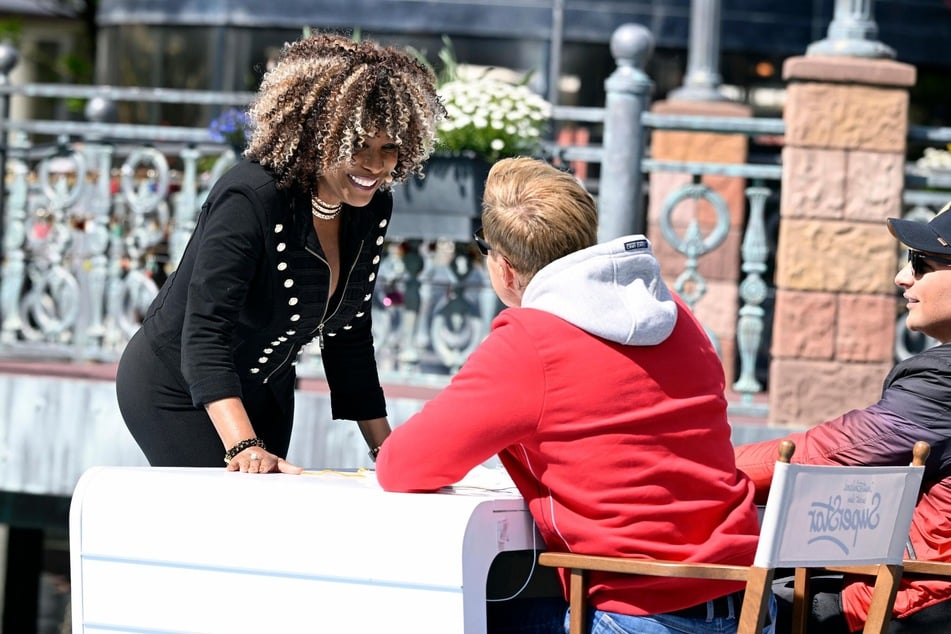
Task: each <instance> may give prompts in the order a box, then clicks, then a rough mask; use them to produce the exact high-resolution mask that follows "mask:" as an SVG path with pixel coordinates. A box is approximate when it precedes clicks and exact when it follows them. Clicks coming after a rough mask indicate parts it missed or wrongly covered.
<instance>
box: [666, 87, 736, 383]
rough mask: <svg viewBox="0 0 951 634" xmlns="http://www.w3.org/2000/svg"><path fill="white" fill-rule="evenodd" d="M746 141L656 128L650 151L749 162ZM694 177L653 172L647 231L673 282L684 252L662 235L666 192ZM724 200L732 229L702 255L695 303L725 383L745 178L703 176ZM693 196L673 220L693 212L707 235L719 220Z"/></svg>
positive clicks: (702, 105) (716, 113)
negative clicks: (703, 287) (702, 288)
mask: <svg viewBox="0 0 951 634" xmlns="http://www.w3.org/2000/svg"><path fill="white" fill-rule="evenodd" d="M651 110H652V111H653V112H657V113H660V114H679V115H693V116H708V117H738V118H739V117H745V118H749V117H751V116H752V110H751V109H750V108H749V107H748V106H745V105H742V104H737V103H732V102H691V101H659V102H657V103H655V104H654V105H653V106H652V108H651ZM748 145H749V144H748V142H747V138H746V136H745V135H742V134H716V133H712V132H684V131H671V130H655V131H654V132H653V133H652V134H651V157H652V158H655V159H658V160H665V161H693V162H701V163H731V164H743V163H746V159H747V155H748ZM690 182H691V176H690V175H689V174H678V173H664V172H651V174H650V196H649V201H650V203H649V209H648V222H647V234H648V236H649V237H650V238H651V243H652V245H653V247H654V252H655V253H656V254H657V257H658V259H659V260H660V264H661V273H662V274H663V276H664V279H665V281H666V282H667V284H668V285H669V286H670V287H671V288H673V285H674V282H675V281H676V279H677V276H678V275H680V274H681V273H683V271H684V266H685V265H686V258H685V257H684V256H683V255H681V254H680V253H678V252H677V251H676V250H675V249H674V248H673V247H672V246H671V245H669V244H668V243H667V242H666V241H665V240H664V238H663V234H662V233H661V229H660V214H661V210H662V209H663V207H664V202H665V201H666V200H667V197H668V196H669V195H670V194H672V193H673V192H674V191H675V190H676V189H678V188H680V187H681V186H683V185H686V184H688V183H690ZM702 182H703V183H704V184H705V185H707V186H708V187H710V188H711V189H713V190H714V191H716V192H717V193H718V194H719V195H720V196H722V197H723V200H724V201H726V204H727V207H728V208H729V210H730V229H729V233H728V234H727V237H726V239H725V240H724V242H723V244H721V245H720V246H719V247H717V248H716V249H715V250H714V251H712V252H710V253H707V254H706V255H703V256H702V257H700V259H699V262H698V264H699V268H698V272H699V273H700V275H702V276H703V278H704V279H705V280H706V282H707V291H706V294H705V295H704V296H703V298H702V299H701V300H700V301H699V302H697V304H696V305H695V306H694V311H695V312H696V313H697V316H698V317H699V318H700V321H701V323H703V324H704V326H706V327H707V328H709V329H710V330H711V331H712V332H713V333H714V334H715V335H716V336H717V339H718V340H719V342H720V356H721V358H722V359H723V369H724V372H725V373H726V379H727V385H728V386H729V385H732V384H733V381H734V379H735V377H734V374H735V363H736V321H737V311H738V302H739V300H738V294H739V293H738V286H737V285H738V284H739V279H740V245H741V243H742V242H743V219H744V213H745V209H746V197H745V194H744V193H743V190H744V189H745V187H746V181H745V179H742V178H736V177H727V176H716V175H710V174H708V175H706V176H704V177H703V181H702ZM693 205H694V203H693V201H689V200H688V201H683V202H681V203H680V205H679V206H677V207H676V208H675V211H674V222H673V226H674V227H675V229H676V230H677V232H678V233H679V234H680V235H683V233H684V230H685V229H686V226H687V224H688V222H689V220H690V219H691V218H692V217H693V215H694V214H693V213H691V212H695V214H696V217H697V219H698V223H699V225H700V230H701V231H702V232H703V234H704V235H707V234H709V233H710V231H712V229H713V227H714V226H715V224H716V218H715V215H714V213H713V211H712V209H711V207H710V205H709V203H707V202H706V201H700V202H698V203H697V204H696V209H693Z"/></svg>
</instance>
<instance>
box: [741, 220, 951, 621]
mask: <svg viewBox="0 0 951 634" xmlns="http://www.w3.org/2000/svg"><path fill="white" fill-rule="evenodd" d="M949 207H951V203H949V204H948V205H946V206H945V208H944V209H943V210H942V211H941V212H940V213H939V214H938V215H937V216H935V217H934V218H933V219H932V220H931V222H929V223H927V224H925V223H920V222H915V221H911V220H901V219H898V218H890V219H889V220H888V228H889V230H890V231H891V232H892V234H893V235H895V236H896V237H897V238H898V239H899V240H900V241H901V242H903V243H904V244H905V245H907V246H908V264H907V265H906V266H905V267H904V268H902V270H901V271H899V272H898V275H896V276H895V283H896V284H897V285H898V286H899V287H901V288H902V289H903V290H904V298H905V300H906V302H907V303H906V308H907V309H908V316H907V317H906V320H905V323H906V324H907V326H908V328H909V330H913V331H916V332H920V333H923V334H925V335H928V336H930V337H933V338H934V339H936V340H937V341H938V342H940V344H941V345H938V346H935V347H932V348H929V349H928V350H925V351H924V352H922V353H920V354H917V355H915V356H913V357H910V358H908V359H905V360H904V361H902V362H901V363H899V364H897V365H896V366H895V367H894V368H893V369H892V371H891V372H890V373H889V374H888V376H887V377H886V378H885V384H884V388H883V390H882V398H881V399H880V400H879V401H878V402H877V403H874V404H872V405H869V406H868V407H866V408H864V409H857V410H852V411H849V412H846V413H845V414H842V415H841V416H839V417H838V418H835V419H832V420H830V421H826V422H824V423H822V424H821V425H818V426H816V427H813V428H812V429H810V430H809V431H807V432H805V433H801V434H794V435H792V436H789V439H790V440H792V441H794V442H795V443H796V453H795V454H794V455H793V462H799V463H812V464H829V465H837V464H838V465H905V464H908V463H909V462H911V453H912V447H913V446H914V444H915V442H916V441H919V440H924V441H926V442H928V443H929V444H930V445H931V454H930V457H929V459H928V462H927V464H926V465H925V478H924V483H923V484H922V492H921V495H920V497H919V498H918V503H917V505H916V507H915V514H914V516H913V517H912V522H911V532H910V535H909V538H908V546H907V550H906V553H905V556H906V557H907V558H910V559H928V560H937V561H951V442H949V441H951V212H949V211H948V209H949ZM780 440H782V439H777V440H770V441H765V442H759V443H753V444H749V445H742V446H740V447H737V449H736V458H737V466H738V467H739V468H740V469H742V470H743V471H745V472H746V473H748V474H749V475H750V477H751V478H752V479H753V481H754V482H755V483H756V491H757V498H758V499H760V500H762V501H765V499H766V495H767V493H768V492H769V484H770V481H771V479H772V475H773V465H774V464H775V462H776V447H777V445H778V443H779V442H780ZM815 587H817V588H820V591H819V592H817V593H816V596H815V597H814V600H813V601H812V609H813V613H812V624H811V625H812V627H811V628H810V631H819V632H823V633H827V634H839V633H843V634H844V633H845V632H855V631H859V630H861V629H862V627H863V625H864V623H865V619H866V617H867V615H868V607H869V603H870V601H871V593H872V589H871V587H870V586H869V585H868V584H867V583H865V580H863V579H842V578H841V577H826V578H823V579H822V583H821V584H816V586H815ZM774 590H775V591H776V594H777V596H778V597H779V598H780V601H779V607H780V615H779V623H778V625H777V632H786V631H789V619H788V618H785V615H786V614H787V613H788V612H789V610H791V608H790V602H791V600H792V590H791V588H790V584H789V583H788V582H787V580H779V581H778V582H777V585H776V587H775V588H774ZM949 599H951V580H920V579H918V580H912V579H909V578H907V577H906V578H903V579H902V582H901V587H900V589H899V591H898V596H897V598H896V599H895V607H894V609H893V611H892V614H893V618H894V620H893V621H892V626H891V628H890V629H889V632H902V633H916V634H919V633H920V634H934V633H937V632H951V601H949Z"/></svg>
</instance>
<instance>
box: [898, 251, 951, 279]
mask: <svg viewBox="0 0 951 634" xmlns="http://www.w3.org/2000/svg"><path fill="white" fill-rule="evenodd" d="M908 261H909V262H911V271H912V273H914V274H915V277H921V276H922V275H924V274H925V273H927V272H928V271H930V270H931V269H932V267H931V266H930V265H929V264H928V262H929V261H930V262H937V263H938V264H944V265H946V266H951V258H942V257H940V256H937V255H931V254H930V253H925V252H924V251H915V250H914V249H908Z"/></svg>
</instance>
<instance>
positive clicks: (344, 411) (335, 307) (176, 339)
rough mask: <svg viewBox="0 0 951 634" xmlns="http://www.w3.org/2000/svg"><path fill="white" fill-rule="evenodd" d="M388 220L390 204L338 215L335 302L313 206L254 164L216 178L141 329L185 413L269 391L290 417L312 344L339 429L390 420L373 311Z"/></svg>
mask: <svg viewBox="0 0 951 634" xmlns="http://www.w3.org/2000/svg"><path fill="white" fill-rule="evenodd" d="M391 212H392V197H391V194H389V193H388V192H377V193H376V195H374V197H373V199H372V201H371V202H370V204H369V205H367V206H366V207H350V206H345V207H344V209H343V212H342V216H341V223H342V224H341V228H340V242H341V244H340V260H341V278H340V283H339V284H338V290H337V293H336V294H335V296H334V298H333V301H331V298H330V297H328V295H329V293H328V291H329V288H330V269H329V267H328V265H327V262H326V260H325V259H324V257H323V251H322V250H321V249H320V245H319V242H318V241H317V236H316V232H315V231H314V228H313V224H312V216H311V212H310V198H309V195H308V194H307V193H304V192H300V191H293V190H280V189H278V188H277V187H276V184H275V180H274V177H273V176H272V175H271V174H270V173H269V172H268V171H267V170H266V169H265V168H263V167H262V166H261V165H259V164H258V163H254V162H250V161H241V162H240V163H239V164H238V165H236V166H235V167H234V168H232V169H231V170H230V171H229V172H228V173H226V174H225V175H223V176H222V177H221V178H220V179H219V181H218V182H217V183H216V184H215V185H214V187H213V188H212V190H211V192H210V193H209V195H208V198H207V199H206V202H205V203H204V205H203V206H202V210H201V213H200V214H199V216H198V220H197V224H196V226H195V230H194V232H193V234H192V236H191V239H190V241H189V243H188V246H187V247H186V249H185V252H184V254H183V256H182V260H181V263H180V264H179V266H178V268H177V270H176V271H175V272H174V273H173V274H172V275H171V276H170V277H169V278H168V280H167V281H166V283H165V284H164V285H163V286H162V289H161V291H160V292H159V295H158V296H157V297H156V299H155V301H154V302H153V303H152V305H151V306H150V307H149V310H148V312H147V315H146V317H145V319H144V321H143V328H144V332H145V334H146V336H147V337H148V339H149V341H150V343H151V346H152V348H153V350H155V352H156V354H157V355H158V356H159V357H160V358H162V359H163V360H164V361H165V362H166V364H167V365H168V366H169V367H170V368H173V369H174V368H178V369H179V370H180V372H181V380H182V384H181V386H180V387H181V388H183V389H185V390H187V391H188V393H189V394H190V395H191V399H192V403H193V404H194V405H195V406H196V407H201V406H203V405H204V404H206V403H209V402H212V401H216V400H219V399H222V398H226V397H235V396H237V397H243V398H247V397H248V395H249V394H251V393H253V392H255V391H257V390H262V389H269V390H270V391H271V392H272V393H273V395H274V396H275V398H276V400H277V402H278V403H280V404H281V406H282V407H283V408H285V413H288V412H292V411H293V398H294V387H295V379H296V371H295V366H296V361H297V358H298V356H299V353H300V351H301V348H302V347H303V346H305V345H307V344H308V343H310V342H312V341H314V340H315V339H318V338H319V339H320V340H322V342H323V350H322V354H321V356H322V359H323V363H324V370H325V375H326V377H327V382H328V384H329V386H330V392H331V406H332V410H333V416H334V418H345V419H351V420H365V419H370V418H377V417H381V416H385V415H386V407H385V402H384V399H383V390H382V388H381V387H380V381H379V377H378V374H377V369H376V360H375V356H374V351H373V339H372V334H371V321H370V312H371V311H370V309H371V303H372V296H373V288H374V284H375V280H376V275H377V270H378V269H379V264H380V258H381V257H382V249H383V241H384V236H385V234H386V227H387V225H388V224H389V219H390V214H391ZM253 422H254V421H252V423H253Z"/></svg>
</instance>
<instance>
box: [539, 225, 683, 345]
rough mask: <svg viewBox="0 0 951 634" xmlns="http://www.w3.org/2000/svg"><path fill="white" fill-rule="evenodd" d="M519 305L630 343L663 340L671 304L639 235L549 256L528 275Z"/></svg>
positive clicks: (672, 315) (673, 311)
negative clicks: (549, 260) (548, 260)
mask: <svg viewBox="0 0 951 634" xmlns="http://www.w3.org/2000/svg"><path fill="white" fill-rule="evenodd" d="M522 306H523V307H526V308H536V309H538V310H544V311H546V312H549V313H552V314H553V315H557V316H558V317H561V318H562V319H564V320H565V321H568V322H570V323H572V324H574V325H575V326H577V327H578V328H581V329H582V330H585V331H587V332H589V333H591V334H593V335H597V336H598V337H602V338H604V339H608V340H610V341H614V342H617V343H622V344H626V345H631V346H653V345H657V344H658V343H660V342H662V341H664V340H665V339H667V337H669V336H670V333H671V332H673V330H674V325H675V324H676V323H677V304H676V303H675V302H674V300H673V297H671V295H670V291H669V290H668V289H667V285H666V284H664V281H663V280H662V279H661V277H660V266H659V264H658V262H657V258H655V257H654V253H653V251H651V247H650V242H649V241H648V240H647V238H646V237H644V236H643V235H632V236H626V237H624V238H617V239H616V240H612V241H610V242H605V243H604V244H597V245H595V246H593V247H589V248H587V249H583V250H581V251H576V252H575V253H571V254H569V255H566V256H565V257H563V258H560V259H558V260H555V261H554V262H552V263H551V264H549V265H548V266H546V267H545V268H543V269H542V270H540V271H539V272H538V273H536V274H535V277H533V278H532V281H531V282H529V284H528V286H527V287H526V288H525V293H524V295H523V296H522Z"/></svg>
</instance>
